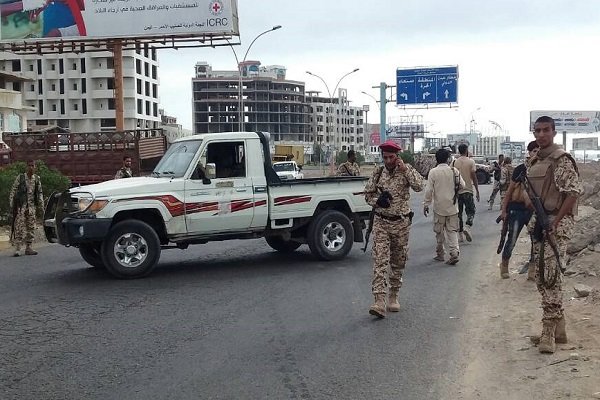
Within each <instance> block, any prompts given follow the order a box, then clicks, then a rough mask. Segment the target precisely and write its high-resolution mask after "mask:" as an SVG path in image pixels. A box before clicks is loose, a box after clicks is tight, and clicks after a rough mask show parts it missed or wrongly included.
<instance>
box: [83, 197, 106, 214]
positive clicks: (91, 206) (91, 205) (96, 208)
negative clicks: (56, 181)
mask: <svg viewBox="0 0 600 400" xmlns="http://www.w3.org/2000/svg"><path fill="white" fill-rule="evenodd" d="M107 204H108V200H94V197H93V196H91V195H87V194H86V195H83V196H81V197H79V199H78V201H77V208H78V210H79V212H90V213H92V214H95V213H97V212H100V210H102V209H103V208H104V207H106V205H107Z"/></svg>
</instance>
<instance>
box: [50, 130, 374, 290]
mask: <svg viewBox="0 0 600 400" xmlns="http://www.w3.org/2000/svg"><path fill="white" fill-rule="evenodd" d="M270 160H271V158H270V154H269V142H268V137H267V136H266V134H264V133H261V132H233V133H214V134H205V135H196V136H191V137H187V138H183V139H179V140H177V141H175V142H174V143H173V144H172V145H171V146H170V148H169V149H168V150H167V152H166V153H165V155H164V157H163V158H162V159H161V161H160V162H159V163H158V165H157V167H156V169H155V170H154V171H153V173H152V176H148V177H139V178H128V179H120V180H111V181H107V182H103V183H99V184H95V185H90V186H83V187H77V188H72V189H70V190H68V191H66V192H63V193H55V194H53V195H52V196H50V199H49V201H48V205H47V207H46V210H45V215H44V229H45V233H46V237H47V239H48V241H50V242H58V243H60V244H62V245H64V246H73V247H77V248H79V252H80V253H81V256H82V257H83V259H84V260H85V261H86V262H87V263H88V264H90V265H92V266H95V267H100V268H106V270H107V271H108V272H109V273H111V274H112V275H113V276H115V277H117V278H137V277H142V276H145V275H147V274H149V273H150V272H151V271H152V269H153V268H154V267H155V266H156V265H157V263H158V261H159V258H160V254H161V250H162V249H165V248H180V249H185V248H187V247H188V246H189V245H191V244H204V243H208V242H210V241H222V240H229V239H251V238H259V237H264V238H265V239H266V241H267V243H268V244H269V245H270V246H271V247H272V248H273V249H275V250H277V251H281V252H291V251H294V250H296V249H297V248H298V247H300V246H301V245H303V244H308V246H309V248H310V250H311V252H312V253H313V254H314V256H315V257H316V258H318V259H321V260H338V259H341V258H343V257H345V256H346V255H347V254H348V252H349V251H350V250H351V248H352V245H353V243H354V242H362V241H363V234H362V233H363V229H364V227H365V220H366V219H367V218H368V215H369V212H370V209H371V208H370V206H369V205H368V204H367V203H366V202H365V199H364V186H365V183H366V180H367V178H366V177H328V178H313V179H301V180H290V181H285V182H284V181H282V180H281V179H279V177H278V176H277V174H276V173H275V171H274V170H273V168H272V166H271V161H270Z"/></svg>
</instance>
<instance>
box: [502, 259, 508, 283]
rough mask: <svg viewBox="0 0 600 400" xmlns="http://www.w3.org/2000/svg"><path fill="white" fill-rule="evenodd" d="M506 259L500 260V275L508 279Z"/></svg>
mask: <svg viewBox="0 0 600 400" xmlns="http://www.w3.org/2000/svg"><path fill="white" fill-rule="evenodd" d="M508 261H509V260H507V259H504V258H503V259H502V261H501V262H500V277H501V278H502V279H508V278H509V277H510V276H509V275H508Z"/></svg>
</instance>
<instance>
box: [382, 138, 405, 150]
mask: <svg viewBox="0 0 600 400" xmlns="http://www.w3.org/2000/svg"><path fill="white" fill-rule="evenodd" d="M379 148H380V149H381V150H383V151H385V152H386V153H398V152H399V151H402V147H400V146H399V145H398V143H396V142H394V141H392V140H387V141H385V142H384V143H382V144H380V145H379Z"/></svg>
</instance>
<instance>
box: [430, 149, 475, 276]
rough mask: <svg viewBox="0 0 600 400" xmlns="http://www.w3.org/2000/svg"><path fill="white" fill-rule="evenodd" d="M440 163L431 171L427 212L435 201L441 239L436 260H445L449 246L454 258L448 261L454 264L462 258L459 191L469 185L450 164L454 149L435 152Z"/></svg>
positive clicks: (437, 234) (437, 233)
mask: <svg viewBox="0 0 600 400" xmlns="http://www.w3.org/2000/svg"><path fill="white" fill-rule="evenodd" d="M435 159H436V161H437V166H436V167H435V168H433V169H432V170H431V171H429V176H428V179H427V187H426V188H425V200H424V201H423V214H424V215H425V217H427V215H428V214H429V206H430V205H431V203H432V202H433V231H434V232H435V239H436V241H437V247H436V253H437V255H436V256H435V258H434V260H437V261H444V259H445V255H446V254H445V249H444V248H447V249H448V252H449V253H450V258H449V259H448V261H446V264H449V265H454V264H456V263H457V262H458V256H459V248H458V230H459V218H458V201H457V199H458V192H459V190H461V189H463V188H464V187H465V181H464V180H463V178H462V176H461V175H460V172H459V171H458V170H457V169H456V168H453V167H450V165H448V162H449V160H450V152H449V151H448V150H445V149H440V150H438V151H437V152H436V153H435Z"/></svg>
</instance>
